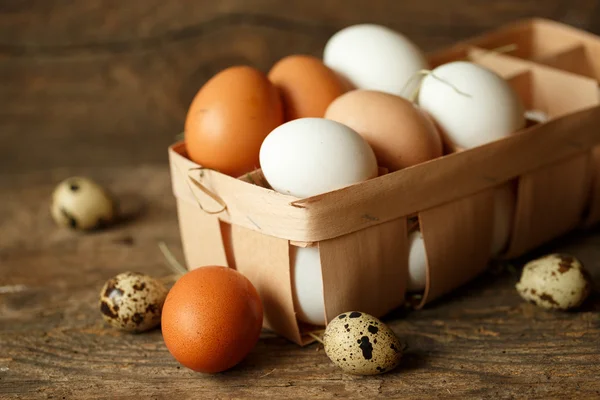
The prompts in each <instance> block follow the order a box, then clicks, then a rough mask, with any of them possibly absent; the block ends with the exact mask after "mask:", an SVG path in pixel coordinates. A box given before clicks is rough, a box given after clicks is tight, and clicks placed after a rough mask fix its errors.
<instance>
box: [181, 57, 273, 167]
mask: <svg viewBox="0 0 600 400" xmlns="http://www.w3.org/2000/svg"><path fill="white" fill-rule="evenodd" d="M282 122H283V109H282V105H281V98H280V97H279V93H278V92H277V89H276V88H275V87H274V86H273V84H271V82H270V81H269V80H268V79H267V77H266V76H265V75H264V74H263V73H262V72H260V71H258V70H256V69H254V68H251V67H246V66H241V67H231V68H227V69H226V70H224V71H221V72H220V73H218V74H217V75H215V76H214V77H213V78H212V79H210V80H209V81H208V82H207V83H206V84H205V85H204V86H203V87H202V88H201V89H200V91H199V92H198V93H197V94H196V97H195V98H194V100H193V101H192V104H191V106H190V109H189V111H188V115H187V119H186V121H185V144H186V148H187V152H188V155H189V157H190V159H191V160H192V161H194V162H196V163H198V164H200V165H201V166H203V167H206V168H211V169H215V170H217V171H220V172H223V173H224V174H227V175H231V176H234V177H238V176H241V175H243V174H245V173H247V172H250V171H252V170H254V169H256V168H258V167H259V163H258V153H259V151H260V146H261V144H262V142H263V140H264V139H265V137H266V136H267V135H268V134H269V133H270V132H271V131H272V130H273V129H275V128H276V127H277V126H279V125H280V124H281V123H282Z"/></svg>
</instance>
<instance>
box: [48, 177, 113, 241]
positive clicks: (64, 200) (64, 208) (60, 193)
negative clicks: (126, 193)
mask: <svg viewBox="0 0 600 400" xmlns="http://www.w3.org/2000/svg"><path fill="white" fill-rule="evenodd" d="M50 211H51V213H52V218H53V219H54V221H55V222H56V223H57V224H58V225H60V226H66V227H69V228H72V229H82V230H89V229H96V228H101V227H103V226H105V225H107V224H109V223H110V222H112V221H114V219H115V218H116V215H117V207H116V204H115V201H114V199H113V198H112V197H111V195H110V194H109V193H108V192H107V191H106V190H105V189H104V188H103V187H102V186H100V185H99V184H97V183H96V182H94V181H92V180H91V179H88V178H83V177H72V178H68V179H65V180H64V181H62V182H61V183H59V184H58V186H56V188H55V189H54V193H53V194H52V206H51V208H50Z"/></svg>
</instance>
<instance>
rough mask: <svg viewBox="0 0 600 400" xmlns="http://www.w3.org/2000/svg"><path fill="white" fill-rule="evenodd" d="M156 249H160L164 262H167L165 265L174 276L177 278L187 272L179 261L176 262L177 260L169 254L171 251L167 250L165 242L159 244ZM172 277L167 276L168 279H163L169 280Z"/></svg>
mask: <svg viewBox="0 0 600 400" xmlns="http://www.w3.org/2000/svg"><path fill="white" fill-rule="evenodd" d="M158 248H159V249H160V251H161V252H162V254H163V256H164V257H165V260H166V261H167V265H168V266H169V268H170V269H171V271H173V272H174V273H175V275H174V276H176V277H179V276H181V275H183V274H185V273H186V272H187V269H186V268H185V267H184V266H183V265H182V264H181V263H180V262H179V261H177V258H175V256H174V255H173V253H172V252H171V250H169V247H168V246H167V244H166V243H165V242H159V243H158ZM172 277H173V276H168V277H165V278H164V279H169V278H172Z"/></svg>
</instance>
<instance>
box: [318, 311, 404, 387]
mask: <svg viewBox="0 0 600 400" xmlns="http://www.w3.org/2000/svg"><path fill="white" fill-rule="evenodd" d="M323 343H324V347H325V352H326V353H327V356H328V357H329V358H330V359H331V361H332V362H333V363H334V364H335V365H337V366H338V367H340V368H341V369H342V370H344V372H346V373H348V374H354V375H377V374H382V373H384V372H387V371H390V370H392V369H394V368H395V367H396V366H398V364H399V363H400V359H401V357H402V345H401V344H400V341H399V340H398V338H397V337H396V335H395V334H394V332H393V331H392V330H391V329H390V328H389V327H388V326H387V325H385V324H384V323H383V322H381V321H380V320H378V319H377V318H375V317H373V316H371V315H369V314H366V313H363V312H358V311H349V312H346V313H343V314H340V315H338V316H337V317H335V318H334V319H333V320H331V322H329V324H328V325H327V328H326V329H325V333H324V335H323Z"/></svg>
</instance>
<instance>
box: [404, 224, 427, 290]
mask: <svg viewBox="0 0 600 400" xmlns="http://www.w3.org/2000/svg"><path fill="white" fill-rule="evenodd" d="M426 283H427V253H425V242H423V235H422V234H421V231H414V232H412V233H411V234H410V235H408V283H407V287H406V290H408V291H409V292H422V291H423V290H425V285H426Z"/></svg>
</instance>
